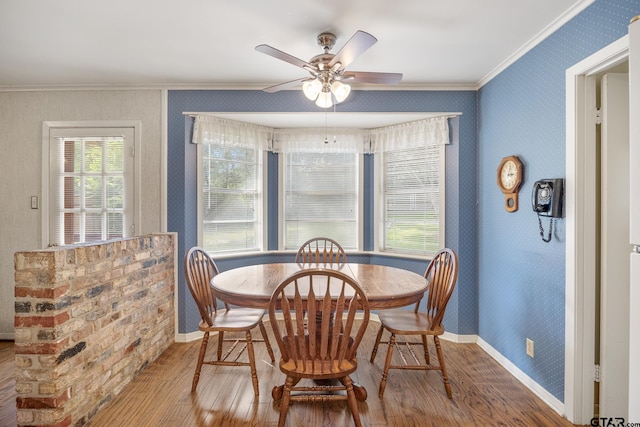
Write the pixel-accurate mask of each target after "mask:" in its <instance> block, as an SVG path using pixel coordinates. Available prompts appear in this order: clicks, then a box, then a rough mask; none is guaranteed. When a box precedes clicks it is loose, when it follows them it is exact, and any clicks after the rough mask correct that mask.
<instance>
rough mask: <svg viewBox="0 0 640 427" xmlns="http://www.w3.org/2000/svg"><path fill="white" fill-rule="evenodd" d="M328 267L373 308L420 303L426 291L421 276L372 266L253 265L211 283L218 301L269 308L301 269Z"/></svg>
mask: <svg viewBox="0 0 640 427" xmlns="http://www.w3.org/2000/svg"><path fill="white" fill-rule="evenodd" d="M318 267H319V268H331V269H334V270H339V271H341V272H343V273H345V274H346V275H348V276H351V277H353V278H354V279H356V280H357V281H358V283H359V284H360V287H362V289H363V291H364V293H365V294H366V295H367V299H368V300H369V306H370V308H371V309H372V310H374V309H385V308H397V307H403V306H406V305H409V304H413V303H415V302H417V301H419V300H420V299H421V298H422V296H423V295H424V292H425V291H426V290H427V286H428V285H427V280H426V279H425V278H424V276H422V275H420V274H417V273H414V272H412V271H408V270H403V269H401V268H396V267H388V266H383V265H375V264H355V263H347V264H297V263H272V264H255V265H248V266H244V267H239V268H234V269H231V270H227V271H223V272H221V273H220V274H218V275H217V276H215V277H214V278H213V279H212V281H211V286H212V287H213V289H214V291H215V292H216V294H217V296H218V298H220V299H221V300H223V301H226V302H227V303H229V304H233V305H237V306H241V307H253V308H265V309H266V308H268V306H269V299H270V298H271V294H272V293H273V291H274V290H275V288H276V287H277V286H278V285H279V284H280V283H281V282H282V281H283V280H284V279H285V278H287V277H288V276H290V275H292V274H294V273H296V272H298V271H300V270H301V269H304V268H318Z"/></svg>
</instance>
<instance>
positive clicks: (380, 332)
mask: <svg viewBox="0 0 640 427" xmlns="http://www.w3.org/2000/svg"><path fill="white" fill-rule="evenodd" d="M383 331H384V326H382V325H380V329H378V335H377V336H376V342H375V344H373V350H371V359H369V362H371V363H373V360H374V359H375V358H376V354H378V345H380V339H381V338H382V332H383Z"/></svg>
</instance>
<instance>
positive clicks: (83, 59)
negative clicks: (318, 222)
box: [0, 0, 594, 128]
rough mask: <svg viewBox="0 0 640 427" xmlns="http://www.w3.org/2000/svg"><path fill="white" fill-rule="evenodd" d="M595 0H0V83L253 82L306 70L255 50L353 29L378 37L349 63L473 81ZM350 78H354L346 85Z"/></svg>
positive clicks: (355, 117)
mask: <svg viewBox="0 0 640 427" xmlns="http://www.w3.org/2000/svg"><path fill="white" fill-rule="evenodd" d="M593 1H594V0H517V1H514V0H401V1H389V0H350V1H349V0H180V1H178V0H0V90H14V89H39V88H42V89H52V88H53V89H57V88H87V87H89V88H90V87H116V88H119V87H165V88H216V89H221V88H228V89H263V88H265V87H267V86H271V85H274V84H278V83H282V82H286V81H290V80H294V79H298V78H301V77H306V76H308V73H307V72H306V71H304V70H303V69H301V68H298V67H296V66H294V65H291V64H289V63H286V62H283V61H280V60H278V59H275V58H273V57H270V56H268V55H265V54H263V53H259V52H257V51H256V50H255V46H257V45H259V44H263V43H264V44H268V45H271V46H273V47H275V48H277V49H279V50H282V51H284V52H286V53H288V54H290V55H293V56H295V57H297V58H300V59H303V60H305V61H308V60H310V59H311V57H313V56H314V55H316V54H319V53H321V52H322V49H321V48H320V47H319V46H318V45H317V42H316V37H317V35H318V34H319V33H321V32H323V31H330V32H333V33H334V34H336V36H337V42H336V46H335V47H334V48H333V49H332V51H331V52H332V53H336V52H337V51H338V50H339V49H340V47H342V45H343V44H344V43H345V42H346V41H347V40H348V39H349V38H350V37H351V36H352V35H353V34H354V33H355V32H356V31H357V30H363V31H366V32H368V33H370V34H372V35H373V36H375V37H376V38H377V39H378V42H377V43H376V44H374V45H373V46H372V47H371V48H369V49H368V50H367V51H366V52H364V53H363V54H362V55H361V56H360V57H358V58H357V59H356V60H355V61H354V62H353V63H352V64H350V65H349V66H348V67H347V70H350V71H373V72H394V73H396V72H397V73H403V79H402V82H401V83H400V84H399V85H395V86H392V87H385V86H373V85H368V86H360V87H359V88H360V89H369V90H371V89H405V90H413V89H444V88H448V89H477V88H478V87H480V86H481V85H482V84H484V83H485V82H487V81H488V80H490V79H491V78H492V77H493V76H494V75H495V74H497V73H498V72H499V71H501V70H502V69H504V68H505V67H506V66H507V65H509V64H510V63H511V62H513V61H514V60H515V59H517V58H518V57H519V56H520V55H521V54H523V53H524V52H526V51H527V50H528V49H530V48H531V47H532V46H534V45H535V44H536V43H537V42H538V41H540V40H541V39H542V38H544V37H545V36H546V35H548V34H549V33H550V32H552V31H553V30H555V29H556V28H558V27H559V26H560V25H562V24H563V23H565V22H566V21H567V20H568V19H570V18H571V17H573V16H575V15H576V14H577V13H578V12H580V11H581V10H582V9H584V8H585V7H586V6H588V5H589V4H590V3H592V2H593ZM354 88H356V89H357V88H358V86H354ZM428 115H429V114H422V115H416V114H404V115H398V114H353V113H352V114H345V113H332V114H330V115H329V114H326V113H324V111H323V112H322V113H315V114H309V113H307V114H293V115H292V114H269V115H266V114H254V115H248V114H239V115H238V114H235V115H234V114H231V115H230V114H227V115H225V116H226V117H228V118H231V119H237V120H244V121H248V122H253V123H257V124H263V125H266V126H271V127H293V126H305V127H324V126H325V125H328V126H330V127H332V126H335V127H340V126H350V127H363V128H372V127H379V126H385V125H389V124H393V123H401V122H406V121H410V120H417V119H421V118H424V117H426V116H428Z"/></svg>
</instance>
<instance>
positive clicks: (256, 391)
mask: <svg viewBox="0 0 640 427" xmlns="http://www.w3.org/2000/svg"><path fill="white" fill-rule="evenodd" d="M246 337H247V351H248V353H249V365H250V366H251V381H252V382H253V394H255V395H256V396H258V395H259V394H260V388H259V386H258V374H257V373H256V356H255V354H254V352H253V341H252V340H251V331H247V332H246Z"/></svg>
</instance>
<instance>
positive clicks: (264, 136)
mask: <svg viewBox="0 0 640 427" xmlns="http://www.w3.org/2000/svg"><path fill="white" fill-rule="evenodd" d="M449 117H451V116H438V117H432V118H428V119H423V120H417V121H413V122H408V123H403V124H399V125H393V126H386V127H382V128H377V129H372V130H369V129H349V128H326V129H325V128H290V129H272V128H269V127H265V126H259V125H254V124H251V123H244V122H239V121H235V120H228V119H220V118H218V117H213V116H207V115H196V116H195V122H194V126H193V141H192V142H193V143H194V144H198V143H201V144H211V143H220V144H235V145H242V146H251V147H254V148H257V149H259V150H268V151H273V152H275V153H289V152H297V153H324V152H327V153H365V154H370V153H373V152H383V151H389V150H401V149H405V148H410V147H415V146H416V144H420V143H423V144H426V145H441V144H449V124H448V118H449ZM325 141H327V142H326V143H325Z"/></svg>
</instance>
